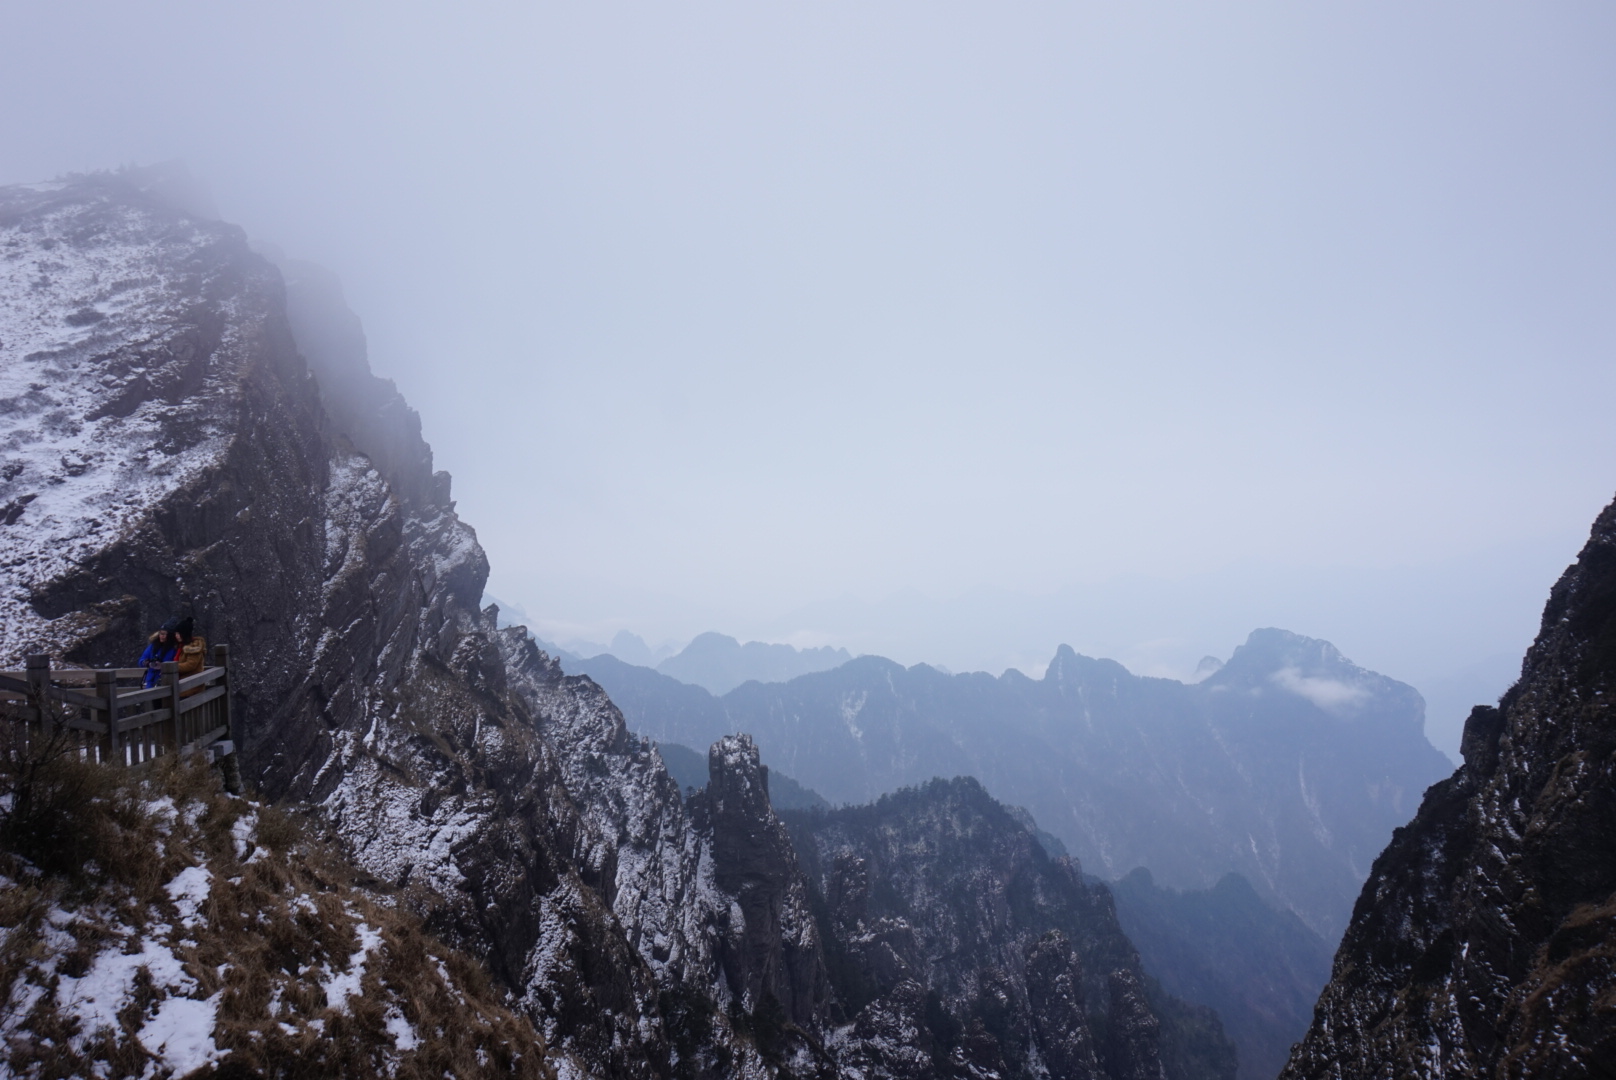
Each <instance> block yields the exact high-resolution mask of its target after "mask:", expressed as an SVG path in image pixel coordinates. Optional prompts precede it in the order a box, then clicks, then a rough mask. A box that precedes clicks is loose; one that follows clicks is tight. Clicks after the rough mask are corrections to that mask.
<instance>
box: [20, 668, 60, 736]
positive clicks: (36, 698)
mask: <svg viewBox="0 0 1616 1080" xmlns="http://www.w3.org/2000/svg"><path fill="white" fill-rule="evenodd" d="M27 663H28V671H27V679H28V704H29V705H31V706H33V707H34V708H35V709H37V710H38V711H39V733H40V735H41V736H43V737H44V738H46V739H49V738H50V737H51V736H52V735H53V734H55V730H56V725H55V724H54V723H53V722H52V719H51V710H50V656H49V655H47V654H45V653H32V654H30V655H29V657H28V661H27Z"/></svg>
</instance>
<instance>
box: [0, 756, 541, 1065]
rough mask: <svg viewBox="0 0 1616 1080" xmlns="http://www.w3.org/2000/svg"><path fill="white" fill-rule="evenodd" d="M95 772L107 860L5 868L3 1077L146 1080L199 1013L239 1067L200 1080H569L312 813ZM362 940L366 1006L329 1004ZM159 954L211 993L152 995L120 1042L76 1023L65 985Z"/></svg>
mask: <svg viewBox="0 0 1616 1080" xmlns="http://www.w3.org/2000/svg"><path fill="white" fill-rule="evenodd" d="M75 764H76V763H75ZM91 768H93V769H94V771H95V772H96V773H97V774H99V775H97V776H95V777H93V778H92V779H93V780H94V781H95V783H96V784H98V785H100V786H99V787H97V788H96V789H95V790H96V792H97V793H96V794H94V795H92V796H91V797H90V799H89V801H87V802H85V803H84V804H82V805H80V806H78V807H77V808H76V809H74V810H73V811H72V814H73V817H72V828H73V829H75V830H78V831H79V832H81V833H82V834H83V836H84V837H87V838H88V839H85V840H84V841H83V845H84V846H83V847H82V849H81V850H82V851H84V852H88V853H89V854H90V856H91V857H90V858H89V859H87V860H84V861H82V862H80V863H79V864H78V865H76V866H55V865H52V866H50V867H49V868H47V867H46V866H45V865H44V864H41V863H40V862H39V860H38V859H36V858H33V857H31V856H24V857H19V855H18V853H16V852H12V851H0V873H3V874H4V875H6V877H7V878H8V879H9V881H8V882H6V883H5V886H6V887H4V888H0V933H3V935H4V936H3V939H0V992H6V993H8V994H9V997H8V1004H7V1007H6V1009H5V1011H4V1014H3V1015H4V1016H5V1017H7V1019H5V1020H4V1021H0V1023H4V1024H5V1025H8V1026H9V1030H6V1029H0V1030H4V1032H5V1035H6V1042H5V1043H4V1045H0V1072H3V1071H4V1068H5V1067H7V1066H9V1068H10V1070H11V1072H12V1073H13V1074H15V1075H19V1076H36V1077H40V1078H48V1077H69V1076H83V1075H89V1074H91V1073H92V1072H93V1073H95V1074H97V1075H103V1076H108V1077H121V1076H139V1075H141V1073H142V1072H143V1071H144V1070H146V1069H147V1068H148V1066H149V1065H150V1064H151V1063H152V1062H153V1061H154V1055H153V1054H152V1053H151V1052H149V1050H148V1048H146V1047H144V1046H143V1045H142V1044H141V1042H140V1039H139V1037H138V1036H139V1032H140V1031H141V1029H142V1026H143V1025H144V1024H146V1023H147V1022H148V1021H149V1020H150V1019H151V1017H152V1016H153V1015H155V1011H156V1010H157V1009H158V1008H160V1007H161V1005H162V1002H163V1001H164V1000H166V999H167V998H169V997H171V996H174V995H176V994H183V996H186V997H190V998H194V999H198V1000H208V999H211V1000H212V1001H213V1002H214V1005H215V1008H216V1013H215V1019H216V1022H215V1026H214V1029H213V1033H212V1034H213V1040H214V1043H215V1044H216V1046H217V1048H218V1050H219V1051H221V1052H223V1056H222V1057H221V1058H220V1059H219V1060H218V1061H217V1062H216V1063H215V1064H214V1065H213V1066H211V1067H210V1068H209V1069H206V1070H203V1071H201V1072H198V1073H196V1074H195V1075H197V1076H210V1075H212V1076H219V1077H226V1076H229V1077H259V1076H261V1077H285V1078H301V1077H310V1078H313V1077H321V1078H325V1077H335V1076H342V1077H356V1078H369V1077H377V1078H381V1077H393V1078H399V1080H415V1078H420V1080H426V1078H429V1077H430V1078H432V1080H437V1078H440V1077H443V1076H446V1075H447V1076H453V1077H476V1076H491V1075H499V1076H515V1077H533V1078H540V1077H551V1076H553V1073H552V1071H551V1069H550V1067H549V1066H548V1064H547V1063H546V1061H545V1051H544V1047H543V1045H542V1042H541V1041H540V1040H539V1038H538V1036H537V1035H536V1033H535V1032H534V1031H533V1029H532V1027H531V1025H530V1024H529V1023H528V1022H527V1021H526V1020H525V1019H523V1018H522V1017H520V1016H518V1015H516V1014H514V1013H512V1012H511V1011H510V1010H509V1009H507V1008H505V1006H504V1005H503V1003H502V1000H501V996H500V994H499V993H498V992H497V991H495V990H494V989H493V988H492V987H491V986H490V985H489V983H488V980H487V978H486V977H485V975H484V974H483V972H482V970H481V968H480V967H479V966H478V965H477V964H476V963H474V962H473V961H471V960H469V959H467V958H466V957H464V956H462V955H460V954H458V953H455V952H453V951H452V950H450V949H448V948H447V947H445V946H444V945H443V944H441V943H440V942H438V941H436V940H435V939H433V938H432V937H430V936H429V935H428V934H426V933H425V932H424V931H423V929H422V927H421V923H420V921H419V920H418V919H417V918H416V917H415V916H413V915H411V914H410V913H408V912H406V911H403V910H400V909H398V908H395V907H393V906H391V905H389V904H387V903H386V902H385V901H384V898H379V897H376V896H373V895H371V894H368V893H366V892H364V891H363V890H360V889H358V888H356V887H355V886H354V880H355V877H354V874H353V872H352V870H351V868H350V867H349V866H348V865H347V864H346V863H345V862H344V861H343V860H342V859H341V857H340V855H338V854H337V852H336V851H335V849H334V848H332V847H329V846H327V845H323V844H321V843H319V842H318V841H317V840H315V839H314V830H312V829H311V828H309V827H308V823H307V822H305V821H303V820H300V816H299V814H298V813H296V812H288V811H285V810H277V809H273V808H268V807H263V806H259V805H256V804H252V803H249V802H247V801H245V800H242V799H237V798H232V797H230V796H228V795H226V794H225V793H224V792H223V791H222V789H221V788H220V785H219V782H218V777H217V773H216V772H215V771H214V770H213V769H211V768H209V767H208V766H206V765H204V764H201V763H200V762H191V763H185V762H178V761H169V762H166V763H163V764H161V765H159V766H158V767H156V768H154V769H152V770H150V771H149V772H147V773H146V775H145V776H144V777H139V776H134V775H130V774H128V773H123V772H117V771H114V770H104V769H100V768H99V767H91ZM109 773H110V774H111V776H110V778H109V777H108V775H107V774H109ZM25 860H26V861H25ZM192 866H202V867H205V868H206V869H207V870H208V871H209V872H210V873H211V875H212V878H211V882H210V885H209V889H208V892H207V896H206V899H205V901H203V902H202V903H201V905H200V907H199V908H198V910H197V913H196V917H195V920H194V923H193V925H192V926H191V927H190V928H187V927H186V926H185V925H183V923H182V920H181V915H182V912H181V910H180V908H179V907H178V906H176V903H175V902H174V900H172V899H171V898H170V896H169V894H168V891H167V888H166V886H167V885H168V884H169V883H171V882H173V881H174V880H175V879H176V876H177V875H179V874H180V872H181V871H183V870H185V869H186V868H188V867H192ZM362 928H366V929H368V930H369V931H370V932H372V933H373V934H375V935H378V936H379V940H380V944H378V945H377V946H376V947H375V948H373V949H371V950H370V951H369V952H368V953H367V954H366V955H365V957H364V959H363V961H362V963H363V964H364V974H363V977H362V979H361V980H360V981H359V993H358V994H356V995H355V996H352V997H347V998H346V999H345V1000H344V1001H340V1002H339V1001H328V1000H327V995H326V991H325V989H324V987H323V985H322V984H323V983H324V982H326V981H328V980H330V979H331V978H332V977H333V976H335V975H339V974H341V973H345V972H349V971H350V958H351V957H352V956H353V954H355V953H356V952H359V951H361V948H362V946H361V943H360V931H361V929H362ZM147 941H150V942H156V943H159V944H161V945H163V946H164V947H166V948H167V949H168V950H169V951H170V952H172V954H173V956H174V957H176V958H177V959H178V960H179V961H180V962H181V964H182V965H183V969H184V972H185V974H186V975H187V976H188V977H189V979H190V980H192V981H193V982H194V987H193V988H189V989H177V988H175V987H173V986H169V987H167V988H165V987H164V986H159V985H154V984H153V982H152V980H151V979H150V977H149V976H148V977H147V978H146V980H145V982H142V981H141V979H140V978H139V977H138V976H137V978H136V979H135V980H134V983H133V984H132V985H131V986H130V987H129V990H128V993H127V994H126V997H127V999H128V1000H127V1003H126V1004H124V1005H123V1007H122V1009H121V1010H120V1011H119V1012H118V1022H117V1024H116V1026H111V1027H106V1028H103V1029H102V1030H100V1031H87V1030H84V1028H85V1026H86V1025H85V1024H83V1023H82V1021H81V1017H80V1016H79V1014H78V1013H77V1012H76V1011H75V1007H74V1006H73V1004H72V1003H71V1002H66V1001H58V1000H57V991H58V990H59V989H60V988H61V987H62V985H63V979H64V978H67V979H72V978H81V977H83V976H84V974H85V973H86V972H87V971H90V970H91V968H92V967H93V966H94V964H95V963H96V961H97V958H98V957H101V958H104V957H105V956H106V955H107V954H108V953H109V952H110V951H112V950H117V951H121V952H126V953H135V952H138V951H139V950H140V948H142V947H143V943H144V942H147ZM143 970H144V969H143ZM31 998H37V1000H33V1001H32V1002H31V1003H30V999H31ZM405 1024H407V1025H408V1026H407V1029H406V1028H405V1027H404V1025H405ZM390 1025H391V1027H392V1031H390V1030H389V1027H390ZM395 1032H398V1033H405V1034H404V1035H403V1039H402V1044H403V1045H401V1044H400V1040H398V1039H395ZM406 1032H407V1033H406ZM409 1033H413V1036H414V1037H415V1038H416V1039H418V1044H417V1045H415V1046H413V1047H411V1046H409V1040H410V1034H409ZM158 1075H162V1071H161V1070H159V1072H158Z"/></svg>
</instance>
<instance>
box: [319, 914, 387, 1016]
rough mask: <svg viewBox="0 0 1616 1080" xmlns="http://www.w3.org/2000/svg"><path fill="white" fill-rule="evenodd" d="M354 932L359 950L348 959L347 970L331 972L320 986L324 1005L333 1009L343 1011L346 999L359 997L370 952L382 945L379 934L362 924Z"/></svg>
mask: <svg viewBox="0 0 1616 1080" xmlns="http://www.w3.org/2000/svg"><path fill="white" fill-rule="evenodd" d="M355 932H356V933H357V934H358V936H359V948H358V949H356V950H355V951H354V952H353V953H352V954H351V955H350V956H349V957H348V970H347V971H337V972H332V973H331V974H330V975H329V976H327V977H326V979H325V980H324V981H323V982H322V983H321V984H320V986H321V988H322V989H323V990H324V991H325V1003H326V1005H327V1006H328V1007H330V1008H333V1009H338V1010H345V1009H347V1007H348V999H349V998H351V997H358V996H359V994H360V992H361V991H360V986H361V985H362V984H363V983H364V981H365V963H366V961H367V960H368V959H369V958H370V953H371V950H372V949H374V948H376V946H378V945H380V944H381V943H382V935H381V932H380V931H379V930H373V929H371V928H370V927H369V926H366V925H365V924H364V923H360V924H359V925H358V926H357V927H355Z"/></svg>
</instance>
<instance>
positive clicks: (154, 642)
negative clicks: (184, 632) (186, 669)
mask: <svg viewBox="0 0 1616 1080" xmlns="http://www.w3.org/2000/svg"><path fill="white" fill-rule="evenodd" d="M190 622H191V620H190V619H184V620H181V619H170V620H168V621H167V622H166V623H164V624H163V625H162V626H160V627H158V629H157V632H156V633H154V634H152V636H151V637H150V638H149V639H147V643H146V651H145V652H143V653H141V654H140V666H141V667H143V668H145V669H146V679H145V682H144V684H143V685H144V686H145V688H146V689H148V690H150V689H151V688H152V687H154V686H156V685H157V680H158V679H161V678H162V677H163V665H164V664H166V663H168V662H169V661H170V660H173V659H176V658H177V657H178V656H179V654H180V646H181V645H182V644H183V642H182V641H181V640H180V636H179V630H180V626H181V625H182V623H183V624H184V625H186V627H187V629H189V624H190Z"/></svg>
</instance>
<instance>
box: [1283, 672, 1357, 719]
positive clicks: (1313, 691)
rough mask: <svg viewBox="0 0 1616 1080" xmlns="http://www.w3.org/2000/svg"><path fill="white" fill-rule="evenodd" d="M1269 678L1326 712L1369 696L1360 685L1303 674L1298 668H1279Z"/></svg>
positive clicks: (1352, 704)
mask: <svg viewBox="0 0 1616 1080" xmlns="http://www.w3.org/2000/svg"><path fill="white" fill-rule="evenodd" d="M1269 679H1270V680H1271V681H1272V682H1273V683H1274V685H1275V686H1278V687H1279V688H1280V689H1282V690H1289V691H1290V692H1291V693H1293V694H1299V695H1300V696H1302V697H1305V698H1307V700H1309V701H1311V702H1312V703H1313V704H1315V705H1317V706H1318V707H1319V708H1321V709H1323V710H1325V711H1326V712H1339V711H1340V710H1342V709H1345V708H1350V707H1351V706H1354V705H1356V704H1358V703H1359V702H1360V701H1362V700H1363V699H1364V698H1366V697H1368V696H1369V691H1368V690H1367V689H1365V688H1364V687H1362V686H1354V685H1352V684H1351V683H1346V682H1342V681H1341V680H1340V679H1329V678H1322V677H1320V676H1317V675H1303V674H1302V672H1301V669H1300V668H1296V667H1285V668H1280V669H1279V670H1278V671H1276V672H1274V673H1273V674H1272V675H1270V676H1269Z"/></svg>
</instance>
